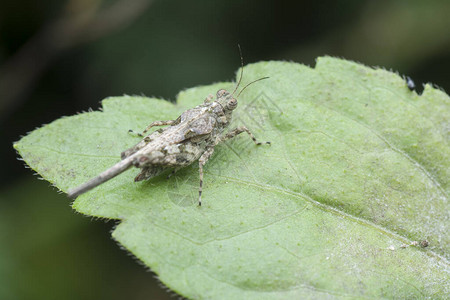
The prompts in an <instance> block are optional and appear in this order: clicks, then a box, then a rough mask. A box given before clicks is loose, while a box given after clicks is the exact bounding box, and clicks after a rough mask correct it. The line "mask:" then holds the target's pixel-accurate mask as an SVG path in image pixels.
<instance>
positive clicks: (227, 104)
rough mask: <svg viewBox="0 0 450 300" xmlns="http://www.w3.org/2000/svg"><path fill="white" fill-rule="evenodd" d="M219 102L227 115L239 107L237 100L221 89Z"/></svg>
mask: <svg viewBox="0 0 450 300" xmlns="http://www.w3.org/2000/svg"><path fill="white" fill-rule="evenodd" d="M216 96H217V100H216V101H217V102H219V104H220V105H221V106H222V108H223V110H224V112H225V113H227V112H231V111H232V110H234V109H235V108H236V107H237V104H238V102H237V100H236V99H235V98H233V95H232V94H230V93H229V92H228V91H227V90H224V89H221V90H218V91H217V95H216Z"/></svg>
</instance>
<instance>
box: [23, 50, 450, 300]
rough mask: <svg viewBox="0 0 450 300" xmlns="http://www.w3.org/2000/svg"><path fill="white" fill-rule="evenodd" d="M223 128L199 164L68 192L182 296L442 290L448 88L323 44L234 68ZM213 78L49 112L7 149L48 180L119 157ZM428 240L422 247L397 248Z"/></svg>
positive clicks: (397, 294) (448, 287) (92, 170)
mask: <svg viewBox="0 0 450 300" xmlns="http://www.w3.org/2000/svg"><path fill="white" fill-rule="evenodd" d="M263 76H269V77H270V79H268V80H265V81H262V82H258V83H255V84H254V85H252V86H250V87H249V88H248V89H246V91H245V92H244V93H242V95H241V97H240V99H239V107H238V109H237V111H236V115H235V119H234V126H236V125H243V124H244V125H246V126H247V127H249V128H250V129H251V130H252V131H253V132H254V133H255V135H256V137H257V138H258V139H260V140H262V141H266V140H267V141H271V142H272V145H271V146H259V147H257V146H255V145H254V144H253V143H252V141H251V140H250V139H249V138H248V137H247V136H245V135H240V136H238V137H236V138H235V139H233V140H231V141H230V142H229V143H227V144H222V145H219V146H218V147H216V152H215V154H214V156H213V157H212V158H211V159H210V161H209V162H208V163H207V165H206V167H205V185H204V189H203V190H204V194H203V195H204V197H203V202H204V203H203V206H202V207H198V206H197V204H196V201H197V191H198V184H199V178H198V177H199V176H198V166H197V164H196V163H195V164H193V165H191V166H189V167H187V168H184V169H182V170H180V171H179V172H177V174H175V175H174V176H172V177H171V178H170V179H168V180H167V179H166V178H165V176H164V175H163V176H159V177H157V178H154V179H152V180H150V181H147V182H143V183H142V182H140V183H135V182H133V178H134V176H135V175H136V174H137V173H138V171H137V170H134V169H133V170H131V171H130V170H129V171H127V172H125V173H123V174H122V175H120V176H118V177H116V178H114V179H112V180H110V181H108V182H107V183H105V184H103V185H101V186H99V187H98V188H96V189H94V190H92V191H90V192H88V193H86V194H84V195H82V196H80V197H78V199H77V200H76V201H75V202H74V204H73V207H74V208H75V209H76V210H77V211H78V212H81V213H84V214H87V215H91V216H97V217H105V218H114V219H120V220H121V222H120V224H119V225H118V226H117V227H116V229H115V230H114V232H113V237H114V238H115V239H116V240H117V241H118V242H120V243H121V244H122V245H123V246H124V247H125V248H127V249H128V250H129V251H131V252H132V253H133V254H134V255H135V256H136V257H138V258H139V259H140V260H142V261H143V262H144V263H145V264H146V265H147V266H149V267H150V268H151V269H152V270H153V271H155V272H156V273H157V274H158V276H159V279H160V280H161V281H162V282H163V283H164V284H166V285H167V286H168V287H169V288H171V289H172V290H174V291H176V292H177V293H179V294H181V295H183V296H186V297H189V298H193V299H200V298H215V299H237V298H241V299H244V298H245V299H252V298H254V299H264V298H266V299H272V298H281V299H290V298H296V299H299V298H347V297H357V298H363V297H374V298H380V297H387V298H426V297H431V298H444V297H445V295H448V294H449V293H450V278H449V277H450V276H449V273H450V272H449V271H450V266H449V261H448V259H449V258H450V241H449V239H450V238H449V234H448V233H449V232H450V228H449V211H450V207H449V203H448V194H449V188H450V187H449V186H450V184H449V183H450V182H449V178H450V176H449V175H450V174H449V172H450V149H449V130H448V128H449V118H448V116H449V112H450V109H449V107H450V100H449V97H448V96H447V95H446V94H445V93H444V92H442V91H440V90H437V89H435V88H433V87H432V86H431V85H426V86H425V91H424V93H423V94H422V95H421V96H418V95H417V94H416V93H415V92H411V91H410V90H408V88H407V86H406V83H405V82H404V80H403V79H402V78H401V77H399V76H398V75H396V74H394V73H392V72H388V71H385V70H381V69H377V70H374V69H371V68H368V67H365V66H362V65H360V64H357V63H353V62H349V61H345V60H340V59H335V58H330V57H322V58H319V59H318V62H317V65H316V67H315V68H314V69H313V68H309V67H307V66H303V65H300V64H295V63H287V62H261V63H257V64H253V65H249V66H247V67H245V71H244V80H243V82H242V84H241V86H244V84H246V83H248V82H250V81H252V80H255V79H257V78H260V77H263ZM219 88H226V89H231V90H232V89H233V84H232V83H219V84H214V85H210V86H204V87H197V88H192V89H189V90H186V91H183V92H181V93H180V94H179V96H178V101H177V104H176V105H173V104H171V103H168V102H166V101H163V100H158V99H153V98H143V97H130V96H125V97H114V98H108V99H106V100H104V101H103V111H102V112H98V111H95V112H88V113H82V114H79V115H76V116H72V117H65V118H61V119H59V120H57V121H55V122H53V123H51V124H49V125H46V126H44V127H42V128H40V129H37V130H35V131H33V132H32V133H31V134H29V135H28V136H26V137H24V138H23V139H22V140H20V141H19V142H18V143H17V144H15V148H16V149H17V150H18V152H19V153H20V155H21V156H22V157H23V159H24V160H25V161H26V162H27V164H28V165H29V166H30V167H31V168H33V169H34V170H35V171H37V172H38V173H39V174H40V175H41V176H42V177H44V178H45V179H46V180H48V181H50V182H51V183H53V184H54V185H55V186H57V187H58V188H59V189H61V190H62V191H67V190H68V189H69V188H72V187H75V186H77V185H79V184H81V183H83V182H85V181H86V180H88V179H90V178H91V177H93V176H95V175H97V174H98V173H100V172H101V171H103V170H105V169H106V168H108V167H110V166H111V165H113V164H114V163H116V162H117V161H118V160H119V155H120V152H121V151H122V150H124V149H126V148H128V147H130V146H132V145H133V144H135V143H136V142H137V141H138V140H139V139H137V138H136V137H133V136H131V135H130V134H128V133H127V131H128V129H130V128H132V129H135V130H142V129H143V128H145V127H146V126H147V125H148V124H149V123H150V122H152V121H155V120H166V119H174V118H176V117H177V116H178V115H179V114H180V113H181V112H183V111H184V110H186V109H187V108H190V107H193V106H195V105H198V104H199V103H201V102H202V101H203V99H204V98H205V97H206V96H207V95H208V94H210V93H215V92H216V91H217V90H218V89H219ZM422 240H427V241H428V242H429V246H428V247H427V248H421V247H420V246H414V245H413V246H408V247H401V246H402V245H404V244H405V245H410V244H411V243H413V242H414V241H422Z"/></svg>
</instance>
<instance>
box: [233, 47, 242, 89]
mask: <svg viewBox="0 0 450 300" xmlns="http://www.w3.org/2000/svg"><path fill="white" fill-rule="evenodd" d="M238 48H239V55H240V56H241V75H240V76H239V80H238V83H237V84H236V88H235V89H234V91H233V93H231V96H233V95H234V93H235V92H236V91H237V89H238V87H239V85H240V84H241V80H242V76H243V75H244V58H243V57H242V50H241V45H239V44H238Z"/></svg>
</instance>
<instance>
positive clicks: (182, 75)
mask: <svg viewBox="0 0 450 300" xmlns="http://www.w3.org/2000/svg"><path fill="white" fill-rule="evenodd" d="M117 2H119V1H113V0H109V1H100V0H96V1H84V0H69V1H67V2H64V1H46V2H45V3H43V2H36V1H31V0H18V1H9V2H8V3H2V4H0V78H3V79H5V78H6V79H12V81H10V82H9V83H8V85H6V87H5V85H3V86H2V87H1V84H0V105H1V109H0V112H2V114H1V115H0V122H1V126H0V138H1V140H2V143H1V147H0V155H1V156H2V159H3V162H2V168H1V172H0V179H1V182H2V183H1V189H2V190H1V191H0V209H1V211H0V217H1V219H0V243H2V245H7V246H6V247H5V246H3V247H0V281H1V282H0V286H1V287H0V298H2V299H3V298H5V299H6V298H7V299H14V298H15V299H52V298H53V299H70V297H73V298H74V299H79V298H83V299H94V298H96V299H97V298H106V297H109V298H110V299H121V298H123V297H124V295H128V296H129V297H128V298H134V299H139V298H140V297H142V298H149V297H152V298H156V297H157V296H155V294H153V293H154V292H153V290H150V287H148V286H147V285H148V282H149V279H150V278H151V277H152V275H151V274H148V273H145V270H144V268H143V267H141V266H139V265H137V264H136V262H135V261H134V260H133V259H130V258H128V257H126V255H124V252H123V251H120V250H118V247H117V245H116V244H115V243H114V242H113V241H112V240H111V239H110V237H109V230H110V229H111V227H112V224H113V223H112V222H110V223H107V224H103V223H102V222H90V220H89V219H86V218H83V217H82V216H80V215H76V214H74V213H73V212H71V209H70V207H69V201H68V199H67V198H66V197H65V196H64V195H58V194H57V193H56V191H55V190H54V189H52V188H49V187H48V186H47V184H46V183H42V182H37V179H36V178H35V177H32V176H31V175H30V174H31V172H30V170H26V169H25V168H23V164H22V163H21V162H18V161H17V160H16V154H15V152H14V150H13V149H12V142H13V141H16V140H18V139H19V136H20V135H23V134H25V133H26V132H28V131H30V130H32V129H34V128H35V127H37V126H40V125H41V124H44V123H48V122H51V121H52V120H54V119H57V118H59V117H60V116H61V115H72V114H75V113H76V112H78V111H81V110H87V109H88V108H89V107H92V108H93V109H97V108H98V107H99V102H100V100H102V99H103V98H105V97H108V96H116V95H122V94H138V95H140V94H145V95H148V96H158V97H165V98H167V99H174V98H175V95H176V93H177V92H178V91H179V90H182V89H184V88H187V87H191V86H197V85H202V84H210V83H212V82H216V81H224V80H229V79H232V78H234V74H233V72H234V71H235V70H236V69H237V68H238V66H239V56H238V51H237V47H236V45H237V44H238V43H240V44H241V46H242V48H243V53H244V59H245V61H246V63H249V62H255V61H259V60H273V59H277V60H293V61H296V62H301V63H306V64H314V59H315V57H317V56H320V55H323V54H328V55H334V56H340V57H344V58H347V59H352V60H357V61H361V62H363V63H364V64H366V65H378V66H383V67H385V68H393V69H395V70H398V71H399V72H400V73H406V74H407V75H409V76H411V77H412V78H413V79H414V80H415V82H416V85H417V86H418V87H419V89H420V87H421V85H422V83H424V82H434V83H436V84H437V85H439V86H442V87H443V88H444V89H446V90H447V91H448V90H450V86H449V82H450V72H448V70H449V67H450V51H449V50H450V35H449V34H448V28H450V24H449V23H450V19H449V18H448V16H449V15H450V2H449V1H445V0H442V1H440V0H433V1H419V0H415V1H406V0H404V1H387V0H385V1H368V0H366V1H356V0H354V1H332V0H326V1H315V2H314V1H296V2H290V1H275V0H261V1H257V0H248V1H238V0H231V1H230V0H220V1H207V0H199V1H183V0H172V1H161V0H160V1H153V2H151V3H150V2H149V3H150V5H149V6H148V7H147V8H146V9H145V10H144V9H142V11H140V14H137V15H136V16H135V17H134V18H131V19H130V20H129V22H126V23H124V24H123V25H122V26H119V27H118V28H116V29H115V30H111V31H109V32H107V33H105V34H103V35H100V36H97V37H96V38H92V39H89V40H86V41H80V42H78V40H77V39H69V42H67V41H66V43H68V44H69V45H70V46H66V47H61V48H57V47H56V48H49V47H46V45H49V44H52V43H54V44H58V43H57V42H58V41H57V40H56V39H54V38H53V39H49V40H45V39H39V37H40V35H39V34H40V33H42V32H43V31H44V32H45V30H48V28H52V27H53V29H55V27H56V29H58V30H63V29H64V28H65V27H63V26H61V27H58V24H59V23H55V22H54V20H59V19H70V16H72V15H76V14H83V13H85V15H87V16H89V15H90V16H92V15H94V16H95V14H96V12H99V11H102V9H105V8H108V7H110V6H111V5H114V4H115V3H117ZM139 2H142V1H136V0H134V1H128V2H127V3H128V5H129V6H133V5H134V4H136V5H138V4H139ZM123 11H124V14H125V11H126V10H125V9H124V10H123ZM83 16H84V15H83ZM116 19H120V11H119V14H117V18H116ZM113 20H114V18H113ZM97 25H98V24H97ZM98 28H99V27H96V26H92V27H90V28H88V29H87V30H85V32H83V33H84V35H81V38H80V37H78V38H79V39H82V37H83V36H87V35H89V33H90V32H93V31H95V30H96V29H98ZM69 33H70V32H68V33H65V32H63V34H61V35H60V36H63V37H71V36H70V34H69ZM33 39H34V40H37V41H38V43H37V45H38V46H39V47H40V48H39V47H37V48H36V49H37V50H36V51H34V52H33V51H31V53H32V54H33V55H31V56H30V55H28V56H26V55H25V56H24V57H25V58H23V56H22V57H21V56H20V55H18V54H20V53H23V51H22V50H23V49H26V47H27V45H30V41H33ZM72 41H73V42H72ZM70 42H72V43H70ZM48 49H53V50H52V51H50V50H48ZM54 49H57V50H54ZM32 50H33V49H32ZM38 50H39V51H38ZM17 58H19V61H20V62H21V63H22V66H24V67H22V69H21V72H22V73H18V74H19V75H20V74H25V75H26V74H35V76H34V77H33V78H31V79H32V80H29V81H27V80H25V75H23V76H16V77H14V76H13V75H14V74H15V73H14V71H15V70H16V69H14V68H13V67H14V65H13V64H12V63H11V62H14V61H16V60H17ZM44 58H45V59H44ZM20 59H21V60H20ZM11 65H13V67H10V66H11ZM42 65H43V66H42ZM4 82H5V81H4ZM14 93H17V96H15V97H9V98H8V96H9V95H11V94H14ZM7 105H9V107H10V109H5V110H3V107H6V106H7ZM124 283H127V284H128V285H126V286H123V288H121V287H122V285H124ZM94 286H95V287H104V288H100V289H98V288H96V289H93V287H94ZM147 288H148V290H147ZM100 290H102V292H105V291H106V292H107V293H109V294H108V295H100V294H99V293H100ZM155 293H157V294H158V295H163V296H165V297H167V296H168V294H167V293H166V292H165V291H163V290H162V289H159V290H157V292H155ZM3 296H5V297H3Z"/></svg>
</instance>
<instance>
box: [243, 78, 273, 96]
mask: <svg viewBox="0 0 450 300" xmlns="http://www.w3.org/2000/svg"><path fill="white" fill-rule="evenodd" d="M268 78H269V77H262V78H259V79H256V80H253V81H252V82H250V83H248V84H247V85H246V86H244V87H243V88H242V90H241V91H240V92H239V94H238V95H237V97H236V98H239V95H240V94H241V93H242V92H243V91H244V90H245V89H246V88H247V87H248V86H249V85H251V84H253V83H255V82H257V81H260V80H264V79H268Z"/></svg>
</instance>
